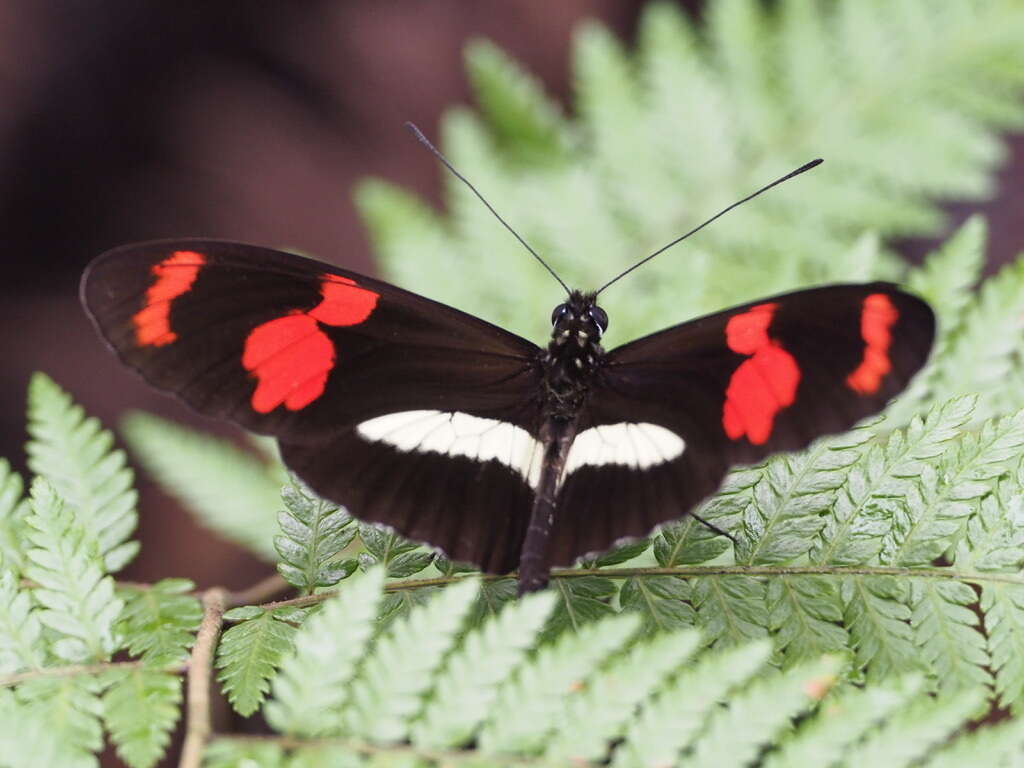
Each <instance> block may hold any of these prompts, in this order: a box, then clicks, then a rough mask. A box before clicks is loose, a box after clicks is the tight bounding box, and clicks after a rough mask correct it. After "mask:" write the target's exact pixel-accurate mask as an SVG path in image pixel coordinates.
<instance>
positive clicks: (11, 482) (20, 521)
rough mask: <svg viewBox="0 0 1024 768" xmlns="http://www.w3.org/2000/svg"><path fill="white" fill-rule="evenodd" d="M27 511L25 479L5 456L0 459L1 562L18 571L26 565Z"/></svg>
mask: <svg viewBox="0 0 1024 768" xmlns="http://www.w3.org/2000/svg"><path fill="white" fill-rule="evenodd" d="M26 515H28V501H27V499H25V483H24V481H22V479H21V475H19V474H18V473H17V472H15V471H13V470H12V469H11V465H10V464H9V463H8V462H7V460H6V459H0V563H5V564H6V565H7V567H8V568H14V569H15V570H18V571H20V570H21V569H22V568H23V567H24V565H25V552H24V547H25V517H26Z"/></svg>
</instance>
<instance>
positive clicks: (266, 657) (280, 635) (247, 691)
mask: <svg viewBox="0 0 1024 768" xmlns="http://www.w3.org/2000/svg"><path fill="white" fill-rule="evenodd" d="M253 612H254V613H250V612H249V611H248V610H247V609H235V610H234V611H228V613H226V614H225V616H224V618H225V619H227V620H232V619H241V618H243V617H244V618H245V620H243V621H241V622H240V623H239V624H236V625H235V626H233V627H231V628H230V629H228V630H227V631H226V632H225V633H224V634H223V636H222V637H221V639H220V644H219V645H218V646H217V660H216V666H217V668H218V669H219V670H220V671H219V672H218V674H217V679H218V680H219V681H220V682H221V683H222V685H223V688H224V693H225V694H226V695H227V697H228V702H230V704H231V706H232V707H234V709H235V711H236V712H238V714H240V715H242V716H243V717H248V716H249V715H251V714H252V713H253V712H255V711H256V710H257V709H259V707H260V704H262V703H263V699H264V697H265V696H266V695H267V691H269V690H270V679H271V678H272V677H273V676H274V673H275V672H276V671H277V668H278V666H279V665H280V664H281V660H282V659H283V657H284V655H285V654H286V653H288V652H289V651H290V650H291V649H292V637H293V635H294V634H295V628H294V627H293V626H291V625H290V624H288V623H286V622H284V621H281V620H279V619H278V617H277V616H276V612H275V611H261V610H259V609H253Z"/></svg>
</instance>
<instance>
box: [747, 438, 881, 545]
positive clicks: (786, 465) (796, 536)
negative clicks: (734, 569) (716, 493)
mask: <svg viewBox="0 0 1024 768" xmlns="http://www.w3.org/2000/svg"><path fill="white" fill-rule="evenodd" d="M870 438H871V433H870V431H868V430H866V429H855V430H853V431H852V432H847V433H846V434H843V435H839V436H837V437H831V438H827V439H824V440H819V441H817V442H815V443H814V444H812V445H811V446H810V447H809V448H807V449H805V450H803V451H800V452H799V453H793V454H780V455H777V456H773V457H772V458H771V459H769V461H768V462H767V463H766V464H765V465H764V466H763V467H762V468H760V469H759V470H755V471H756V472H757V474H758V475H760V477H759V478H758V480H757V482H756V483H755V484H754V485H753V486H750V491H749V492H750V504H749V506H748V507H747V509H746V510H745V514H744V527H743V529H741V530H742V531H743V533H742V534H741V539H740V542H741V543H740V546H739V547H738V551H737V552H736V559H737V561H738V562H741V563H749V564H751V565H758V564H763V565H768V564H772V563H784V562H791V561H792V560H794V559H796V558H798V557H800V556H802V555H804V554H806V553H807V551H808V550H809V549H810V547H811V544H812V542H813V541H814V539H815V537H816V536H817V534H818V533H819V532H820V531H821V529H822V527H823V526H824V524H825V519H824V516H823V515H824V513H825V512H827V511H828V510H829V508H830V507H831V505H832V501H833V499H834V496H835V490H836V489H837V488H839V487H840V486H841V485H842V483H843V481H844V480H845V479H846V475H847V472H846V471H845V470H846V469H847V468H848V467H849V466H851V465H852V464H853V463H854V462H855V461H857V459H858V458H860V456H861V454H862V453H863V446H864V444H865V443H866V442H867V441H868V440H869V439H870Z"/></svg>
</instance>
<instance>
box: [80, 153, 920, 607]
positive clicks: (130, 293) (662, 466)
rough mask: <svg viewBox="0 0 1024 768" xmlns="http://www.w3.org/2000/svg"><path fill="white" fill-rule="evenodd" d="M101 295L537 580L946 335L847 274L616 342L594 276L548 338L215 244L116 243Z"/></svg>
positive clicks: (143, 356)
mask: <svg viewBox="0 0 1024 768" xmlns="http://www.w3.org/2000/svg"><path fill="white" fill-rule="evenodd" d="M806 167H808V166H805V168H804V169H806ZM804 169H800V170H801V171H802V170H804ZM798 172H799V171H798ZM794 173H796V172H794ZM792 175H794V174H790V176H792ZM785 178H788V176H787V177H785ZM776 183H777V182H776ZM769 186H773V185H769ZM765 189H767V187H766V188H765ZM474 191H475V190H474ZM760 191H763V190H760ZM755 194H758V193H755ZM751 197H752V196H751ZM747 199H749V198H747ZM741 202H743V201H741ZM731 207H732V206H731ZM709 221H710V220H709ZM702 226H703V225H702ZM694 231H695V230H694ZM688 234H689V233H688ZM680 239H681V238H680ZM652 256H653V255H652ZM538 258H539V257H538ZM645 261H646V260H645ZM641 263H642V262H641ZM545 266H546V265H545ZM635 266H638V265H635ZM628 271H630V270H627V272H628ZM623 274H625V273H623ZM556 277H557V276H556ZM616 279H618V278H616ZM611 282H614V280H613V281H609V283H608V284H610V283H611ZM608 284H606V286H607V285H608ZM563 285H564V284H563ZM602 290H603V289H602ZM82 300H83V303H84V305H85V307H86V310H87V312H88V313H89V315H90V316H91V317H92V320H93V322H94V323H95V325H96V327H97V328H98V330H99V332H100V334H101V335H102V336H103V337H104V338H105V339H106V340H107V342H108V343H109V344H110V346H111V347H113V349H114V351H115V352H116V353H117V354H118V355H119V356H120V358H121V360H122V361H123V362H124V363H125V364H127V365H128V366H130V367H131V368H134V369H135V370H137V371H138V372H140V373H141V374H142V375H143V377H145V379H146V380H147V381H149V382H150V383H151V384H153V385H154V386H156V387H158V388H160V389H163V390H166V391H169V392H173V393H174V394H176V395H177V396H178V397H180V398H181V399H182V400H184V401H185V402H186V403H188V404H189V405H191V406H192V407H193V408H195V409H196V410H198V411H200V412H202V413H205V414H208V415H211V416H216V417H220V418H224V419H228V420H230V421H233V422H235V423H237V424H240V425H242V426H244V427H246V428H247V429H250V430H252V431H254V432H259V433H262V434H268V435H273V436H275V437H276V438H277V439H278V441H279V443H280V448H281V455H282V457H283V459H284V461H285V463H286V464H287V465H288V466H289V467H290V468H291V469H292V470H294V471H295V472H296V473H297V474H298V475H299V477H301V478H302V479H303V480H304V481H306V482H307V483H308V484H309V485H310V486H311V487H312V488H313V489H315V490H316V491H317V492H318V493H319V494H321V495H322V496H324V497H325V498H328V499H331V500H333V501H335V502H338V503H340V504H343V505H344V506H345V507H346V508H347V509H348V510H349V511H350V512H351V513H352V514H353V515H355V516H356V517H358V518H360V519H362V520H366V521H372V522H376V523H383V524H385V525H388V526H391V527H392V528H394V529H395V530H396V531H398V532H399V533H401V534H402V535H404V536H407V537H409V538H411V539H415V540H418V541H423V542H427V543H429V544H431V545H433V546H435V547H438V548H439V549H441V550H443V551H444V552H445V554H447V555H448V556H449V557H450V558H452V559H454V560H458V561H465V562H469V563H474V564H476V565H478V566H480V567H481V568H482V569H483V570H485V571H487V572H491V573H506V572H510V571H512V570H515V569H516V568H518V569H519V579H520V591H529V590H533V589H536V588H539V587H541V586H543V585H544V584H545V583H546V581H547V576H548V573H549V570H550V568H551V567H552V566H555V565H569V564H571V563H572V562H573V561H575V560H576V559H577V558H579V557H580V556H582V555H586V554H588V553H595V552H600V551H602V550H605V549H607V548H609V547H610V546H612V545H613V544H614V543H615V542H617V541H619V540H620V539H623V538H625V537H635V536H643V535H645V534H647V533H649V532H650V531H651V529H652V528H654V527H655V526H657V525H658V524H660V523H664V522H666V521H669V520H673V519H676V518H679V517H680V516H682V515H685V514H687V513H688V512H690V511H691V510H692V509H693V508H694V507H695V505H697V504H698V503H699V502H700V501H701V500H702V499H704V498H705V497H706V496H708V495H709V494H711V493H713V492H714V491H715V490H716V489H717V488H718V486H719V484H720V482H721V480H722V478H723V476H724V475H725V473H726V471H727V470H728V469H729V468H730V467H731V466H732V465H734V464H738V463H750V462H756V461H759V460H761V459H763V458H764V457H765V456H767V455H768V454H770V453H773V452H776V451H780V450H793V449H797V448H801V447H803V446H805V445H807V444H808V443H809V442H810V441H811V440H813V439H815V438H816V437H819V436H821V435H824V434H828V433H832V432H838V431H842V430H845V429H848V428H849V427H851V426H852V425H853V424H854V423H856V422H857V421H858V420H860V419H862V418H864V417H865V416H868V415H870V414H872V413H875V412H877V411H878V410H880V409H881V408H882V407H883V406H884V405H885V404H886V403H887V402H888V400H889V399H890V398H892V397H893V396H894V395H895V394H897V393H898V392H899V391H900V390H902V389H903V388H904V387H905V386H906V385H907V383H908V381H909V380H910V378H911V377H912V376H913V375H914V373H916V372H917V371H918V370H919V369H920V368H921V366H922V365H923V364H924V362H925V360H926V358H927V357H928V353H929V350H930V348H931V344H932V339H933V336H934V328H935V321H934V317H933V315H932V311H931V310H930V309H929V307H928V305H927V304H925V303H924V302H923V301H921V300H920V299H918V298H915V297H913V296H910V295H908V294H906V293H904V292H902V291H901V290H899V289H898V288H896V287H895V286H893V285H890V284H887V283H871V284H866V285H832V286H826V287H822V288H813V289H810V290H804V291H797V292H794V293H788V294H783V295H780V296H775V297H772V298H768V299H762V300H760V301H757V302H754V303H751V304H746V305H743V306H739V307H734V308H732V309H728V310H726V311H724V312H719V313H716V314H713V315H708V316H706V317H702V318H700V319H697V320H692V321H690V322H687V323H683V324H682V325H677V326H674V327H672V328H669V329H667V330H664V331H661V332H659V333H655V334H652V335H650V336H647V337H645V338H642V339H639V340H636V341H633V342H630V343H628V344H625V345H623V346H620V347H617V348H616V349H613V350H611V351H608V352H606V351H605V350H604V349H602V347H601V344H600V341H601V336H602V334H603V333H604V332H605V331H606V330H607V328H608V322H609V320H608V315H607V313H606V312H605V311H604V310H603V309H602V308H601V307H599V306H598V305H597V304H596V293H581V292H579V291H569V292H568V296H567V298H566V299H565V301H563V302H562V303H560V304H559V305H558V306H557V307H555V310H554V312H553V313H552V317H551V320H552V333H551V339H550V341H549V342H548V345H547V347H546V348H542V347H539V346H537V345H535V344H533V343H532V342H530V341H527V340H526V339H523V338H520V337H519V336H516V335H515V334H512V333H509V332H508V331H505V330H503V329H501V328H499V327H497V326H494V325H491V324H490V323H487V322H485V321H483V320H480V319H478V318H476V317H473V316H471V315H468V314H465V313H463V312H460V311H458V310H456V309H453V308H451V307H448V306H445V305H443V304H439V303H437V302H434V301H431V300H430V299H426V298H423V297H422V296H418V295H416V294H413V293H410V292H408V291H405V290H402V289H401V288H397V287H395V286H393V285H389V284H387V283H384V282H381V281H379V280H374V279H372V278H369V277H365V276H363V275H358V274H355V273H353V272H349V271H346V270H343V269H338V268H336V267H333V266H330V265H327V264H322V263H319V262H316V261H312V260H309V259H306V258H303V257H300V256H296V255H292V254H288V253H282V252H279V251H274V250H269V249H266V248H259V247H256V246H251V245H241V244H237V243H227V242H219V241H209V240H179V241H163V242H152V243H144V244H140V245H129V246H125V247H122V248H117V249H115V250H113V251H110V252H108V253H105V254H104V255H102V256H100V257H99V258H97V259H96V260H95V261H94V262H93V263H92V264H91V265H90V266H89V268H88V269H87V270H86V273H85V275H84V276H83V279H82Z"/></svg>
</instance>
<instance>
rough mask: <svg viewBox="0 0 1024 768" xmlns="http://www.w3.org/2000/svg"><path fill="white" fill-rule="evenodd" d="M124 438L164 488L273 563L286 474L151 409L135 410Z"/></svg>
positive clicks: (126, 421)
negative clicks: (275, 518)
mask: <svg viewBox="0 0 1024 768" xmlns="http://www.w3.org/2000/svg"><path fill="white" fill-rule="evenodd" d="M121 429H122V433H123V434H124V439H125V442H126V443H128V447H129V448H130V449H131V451H132V454H133V455H134V456H136V458H137V459H138V461H139V462H140V463H141V464H142V466H143V467H144V468H145V469H146V471H147V472H149V473H150V474H151V475H152V476H153V477H154V478H156V480H157V482H159V483H160V485H161V486H162V487H163V489H164V490H165V491H166V492H167V493H168V494H169V495H171V496H174V497H176V498H178V499H179V500H180V501H181V502H182V504H184V505H185V506H186V507H187V508H188V509H189V510H191V511H192V512H193V513H194V514H195V515H196V517H197V519H198V520H199V521H200V522H201V523H202V524H203V525H205V526H206V527H207V528H209V529H210V530H212V531H215V532H216V533H219V534H220V535H222V536H224V537H225V538H226V539H228V540H229V541H234V542H236V543H238V544H241V545H242V546H244V547H246V548H247V549H249V550H251V551H252V552H253V553H255V554H257V555H259V556H260V557H262V558H264V559H265V560H268V561H270V562H273V561H274V560H275V558H276V553H275V551H274V547H273V540H274V534H275V533H276V532H277V531H276V529H275V525H274V511H275V510H277V509H278V507H279V506H280V504H281V486H282V485H284V483H286V482H287V478H286V477H285V475H284V472H283V471H282V470H281V469H280V468H277V467H275V465H273V464H269V465H268V464H267V463H266V462H263V461H261V460H260V459H259V458H258V457H256V456H254V455H252V454H251V453H249V452H247V451H243V450H241V449H240V448H238V447H237V446H235V445H233V444H232V443H230V442H229V441H227V440H221V439H218V438H215V437H211V436H209V435H203V434H200V433H197V432H195V431H193V430H190V429H185V428H184V427H181V426H178V425H177V424H174V423H173V422H170V421H167V420H165V419H161V418H159V417H157V416H153V415H152V414H148V413H132V414H130V415H128V416H126V417H125V419H124V421H123V423H122V426H121Z"/></svg>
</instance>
